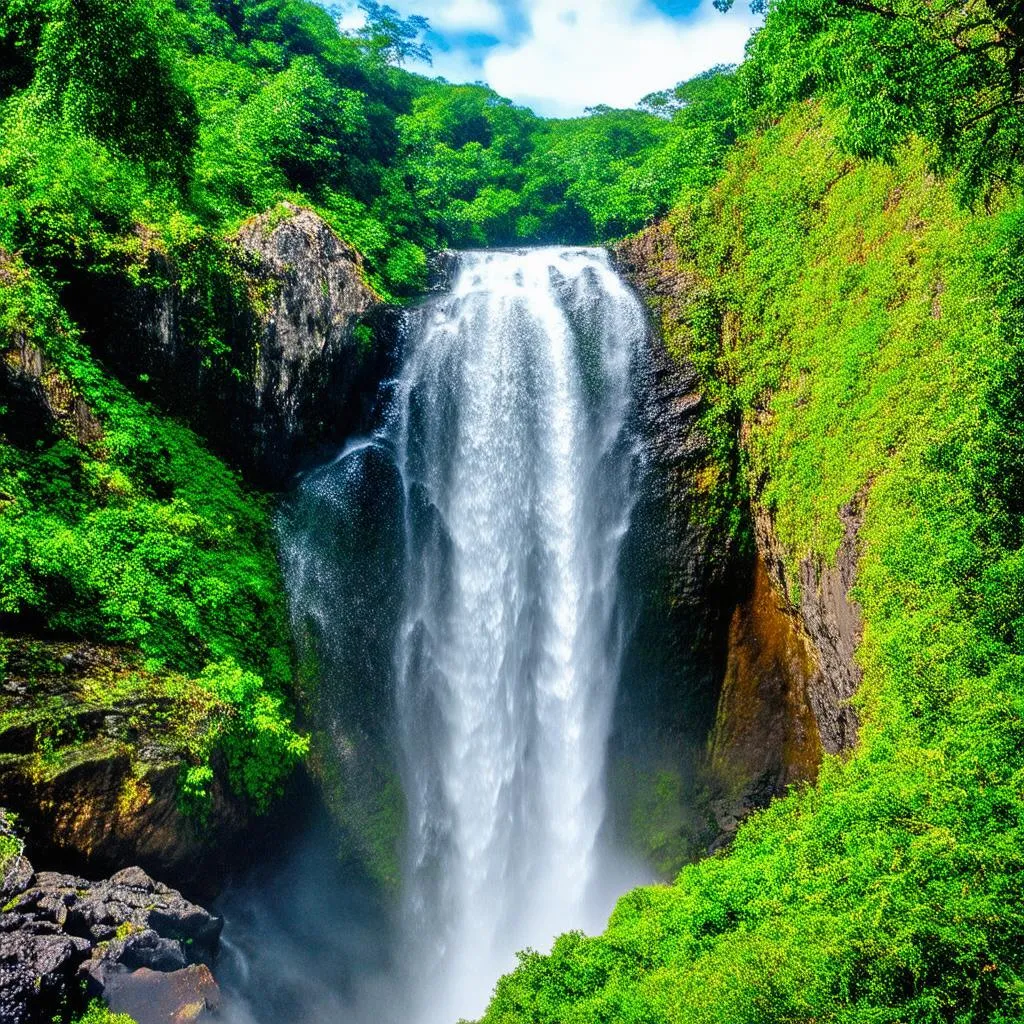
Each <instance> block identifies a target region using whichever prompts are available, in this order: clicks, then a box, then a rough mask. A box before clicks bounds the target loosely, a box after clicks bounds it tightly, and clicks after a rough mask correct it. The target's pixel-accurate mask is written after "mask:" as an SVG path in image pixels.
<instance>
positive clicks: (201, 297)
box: [66, 203, 397, 491]
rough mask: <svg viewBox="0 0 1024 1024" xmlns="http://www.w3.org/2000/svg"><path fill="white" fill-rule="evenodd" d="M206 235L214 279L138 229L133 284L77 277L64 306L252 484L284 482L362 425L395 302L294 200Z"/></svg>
mask: <svg viewBox="0 0 1024 1024" xmlns="http://www.w3.org/2000/svg"><path fill="white" fill-rule="evenodd" d="M210 244H211V245H214V246H215V247H217V252H216V259H215V260H214V267H215V270H214V271H213V272H211V273H212V274H213V277H212V279H211V280H202V281H199V282H196V281H191V280H190V279H189V278H188V269H187V267H185V266H184V265H183V264H182V260H183V259H184V257H182V256H181V255H180V254H176V255H175V256H173V257H172V256H170V255H168V253H167V251H166V249H165V247H163V246H162V244H161V243H159V242H158V241H157V240H154V239H150V238H148V237H147V236H145V235H143V236H142V237H141V238H140V248H141V254H140V255H139V256H138V257H137V259H138V262H139V266H138V268H137V273H136V277H137V281H136V282H135V283H131V282H130V279H129V278H128V276H127V275H123V274H122V275H113V276H110V277H109V278H104V277H99V278H98V279H96V280H90V281H88V282H75V283H73V286H72V287H71V288H70V289H69V291H68V295H67V296H66V301H67V303H68V307H69V309H70V311H71V312H72V313H73V315H74V316H75V318H76V319H77V320H78V321H79V322H80V323H81V324H82V325H83V327H84V329H85V332H86V335H87V338H88V340H89V344H90V347H91V348H92V349H93V350H94V351H95V352H96V353H97V354H98V355H99V356H100V357H101V358H102V359H103V360H104V361H105V362H106V363H107V364H108V365H109V366H110V367H112V368H113V369H114V370H115V371H116V372H117V373H118V375H119V376H120V377H121V378H122V379H123V380H124V381H125V382H126V383H127V384H128V385H129V386H130V387H131V388H132V389H133V390H136V391H137V392H139V393H140V394H142V395H144V396H145V397H148V398H150V399H151V400H152V401H153V402H154V403H155V404H156V405H157V406H158V407H160V408H162V409H165V410H167V411H170V412H172V413H174V414H176V415H179V416H182V417H183V418H184V419H185V420H186V421H187V422H188V423H189V424H190V425H192V426H193V427H194V428H195V429H196V430H197V431H198V432H199V433H201V434H202V435H203V436H204V437H206V438H207V439H208V440H209V442H210V444H211V447H213V449H214V450H215V451H217V452H218V453H219V454H220V455H222V456H223V457H224V458H225V459H227V461H229V462H230V463H231V464H232V465H234V466H236V467H237V468H239V469H241V470H242V472H243V473H244V475H245V476H246V477H247V479H248V480H249V481H250V482H251V483H253V484H255V485H256V486H258V487H260V488H262V489H265V490H271V491H280V490H284V489H285V488H286V487H288V486H289V485H290V484H291V482H292V479H293V477H294V474H295V473H296V472H297V471H299V470H301V469H303V468H304V467H306V466H308V465H311V464H315V463H316V462H317V461H321V460H322V459H323V458H324V457H326V454H327V453H328V452H329V451H330V450H331V449H332V448H333V447H334V446H336V445H337V444H339V443H340V442H341V441H342V440H343V439H344V438H345V437H346V436H348V435H349V434H351V433H353V432H354V431H358V430H360V429H363V428H364V427H365V425H366V421H367V419H368V416H369V413H370V410H371V407H372V404H373V401H374V397H375V395H376V390H377V385H378V383H379V382H380V381H381V380H382V379H383V378H384V377H386V376H387V375H388V374H389V373H390V372H391V371H392V369H393V366H394V361H395V353H394V351H393V342H394V337H395V317H396V315H397V311H396V310H395V309H393V308H392V307H390V306H388V305H387V304H386V303H384V302H383V301H382V300H381V299H380V297H379V296H378V295H377V294H376V293H375V292H374V291H373V289H372V288H371V287H370V285H369V284H368V283H367V279H366V274H365V272H364V270H363V265H362V258H361V256H360V255H359V253H358V252H357V251H356V250H355V249H354V248H352V246H350V245H349V244H348V243H347V242H344V241H343V240H342V239H341V238H339V237H338V235H337V234H336V233H335V232H334V231H333V229H332V228H331V227H330V226H329V225H328V224H327V223H326V221H324V220H323V219H322V218H321V217H320V216H319V215H318V214H316V213H314V212H313V211H312V210H309V209H306V208H303V207H299V206H296V205H294V204H293V203H281V204H279V205H278V206H276V207H274V208H273V209H271V210H269V211H267V212H266V213H264V214H261V215H260V216H258V217H255V218H253V219H252V220H250V221H248V222H247V223H246V224H244V225H243V226H242V227H241V228H240V229H239V230H238V231H237V232H236V233H235V234H234V235H233V236H232V237H230V238H226V239H223V240H220V241H218V242H215V243H212V242H211V243H210ZM210 293H213V296H214V297H213V300H212V301H213V308H212V309H210V308H208V306H207V305H206V303H209V302H210V301H211V300H210ZM211 316H213V317H214V318H215V323H213V324H212V325H211V323H210V322H209V319H210V317H211ZM211 335H212V336H211Z"/></svg>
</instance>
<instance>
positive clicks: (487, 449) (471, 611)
mask: <svg viewBox="0 0 1024 1024" xmlns="http://www.w3.org/2000/svg"><path fill="white" fill-rule="evenodd" d="M420 316H421V321H420V325H419V330H418V332H416V334H415V336H414V338H413V343H412V348H411V351H410V352H409V353H408V355H407V359H406V363H405V369H404V372H403V374H402V377H401V381H400V383H399V393H398V399H397V401H398V408H397V415H396V417H395V422H394V423H393V425H392V428H391V429H392V430H393V431H394V435H395V436H394V446H395V451H396V453H397V459H398V462H399V469H400V473H401V477H402V480H403V482H404V490H405V534H406V543H405V548H406V570H407V571H406V593H405V603H404V613H403V617H402V621H401V625H400V634H399V637H398V641H397V645H396V679H397V713H398V722H399V737H400V746H401V754H402V761H403V764H402V770H403V778H404V784H405V792H406V799H407V802H408V806H409V813H410V821H409V825H410V848H409V856H408V863H407V882H406V897H407V904H406V909H405V914H406V923H407V926H408V932H409V951H408V957H409V960H410V961H411V962H412V963H414V964H415V965H416V966H417V968H418V969H419V978H418V983H417V984H416V986H415V987H416V988H417V989H418V990H419V992H420V994H421V996H422V998H421V999H420V1000H419V1005H418V1006H417V1007H416V1011H415V1015H416V1019H417V1020H418V1021H419V1024H435V1022H437V1024H441V1022H453V1021H455V1020H457V1019H458V1018H459V1017H464V1016H467V1015H470V1014H477V1013H479V1012H480V1011H482V1009H483V1007H484V1005H485V1003H486V999H487V996H488V994H489V992H490V990H491V987H492V986H493V984H494V982H495V980H496V979H497V977H498V976H499V975H500V974H501V973H502V972H504V971H506V970H508V969H509V968H510V967H512V966H513V965H514V953H515V951H516V950H518V949H521V948H523V947H524V946H527V945H532V946H536V947H546V946H547V945H549V944H550V942H551V939H552V938H553V937H554V936H555V935H556V934H558V933H560V932H563V931H565V930H567V929H569V928H577V927H582V928H589V929H594V928H599V927H601V926H602V925H603V919H604V915H606V913H607V911H608V903H607V902H606V899H607V894H604V895H605V897H606V898H605V899H602V898H601V897H602V895H603V894H602V893H601V891H600V890H601V888H602V887H601V884H600V883H601V878H600V877H599V876H600V872H601V864H602V857H601V850H600V846H599V835H600V831H601V826H602V822H603V820H604V814H605V795H604V767H605V749H606V745H607V740H608V734H609V729H610V723H611V713H612V707H613V703H614V697H615V689H616V685H617V682H618V675H619V662H620V654H621V648H622V636H621V626H620V623H619V620H618V615H617V612H618V602H617V593H618V588H617V568H618V554H619V548H620V544H621V541H622V539H623V537H624V535H625V533H626V530H627V528H628V525H629V515H630V510H631V504H632V503H631V487H632V480H633V469H634V467H633V463H632V454H633V453H632V448H631V441H630V436H629V431H628V420H629V412H630V393H631V389H630V367H631V364H632V361H633V357H634V355H635V354H636V352H637V351H638V350H639V348H640V342H641V341H642V338H643V333H644V330H645V322H644V317H643V312H642V309H641V306H640V304H639V302H638V300H637V298H636V297H635V296H634V295H633V293H632V292H630V291H629V289H628V288H627V287H626V286H625V285H624V284H623V283H622V281H621V279H620V278H619V277H618V276H617V274H616V273H615V272H614V270H613V269H612V267H611V265H610V263H609V259H608V256H607V254H606V253H604V252H603V251H599V250H571V251H570V250H557V249H541V250H529V251H524V252H481V253H465V254H461V255H460V256H459V257H458V264H457V272H456V274H455V276H454V281H453V283H452V287H451V290H450V292H449V293H448V294H446V295H444V296H442V297H439V298H437V299H435V300H433V301H432V302H430V303H429V304H428V305H427V306H426V308H425V309H424V310H423V311H422V312H421V314H420Z"/></svg>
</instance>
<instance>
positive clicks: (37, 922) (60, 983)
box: [0, 865, 222, 1024]
mask: <svg viewBox="0 0 1024 1024" xmlns="http://www.w3.org/2000/svg"><path fill="white" fill-rule="evenodd" d="M19 877H20V878H22V879H25V880H27V883H28V884H27V888H25V889H24V890H23V891H22V892H17V893H14V895H13V896H12V898H11V899H10V900H9V901H8V902H7V903H6V904H5V906H4V910H3V912H2V913H0V1022H2V1024H50V1021H52V1019H53V1017H54V1015H55V1014H57V1013H58V1012H62V1011H63V1009H64V1008H66V1007H70V1008H71V1009H75V1008H76V1007H78V1008H80V1007H81V1004H82V1001H83V999H91V998H97V997H98V998H103V999H106V1000H108V1001H109V1002H111V1004H112V1005H113V1003H114V1001H115V1000H120V1001H121V1007H122V1008H123V1009H124V1010H125V1012H129V1013H131V1014H132V1015H133V1016H134V1017H135V1018H136V1020H137V1021H139V1022H140V1024H146V1022H150V1024H175V1022H179V1021H180V1022H183V1024H184V1022H190V1021H197V1020H200V1019H202V1017H203V1015H205V1014H206V1013H208V1012H210V1011H211V1010H212V1009H213V1008H215V1007H216V1005H217V996H218V993H217V986H216V982H215V981H214V979H213V976H212V974H211V973H210V968H209V964H210V963H212V961H213V957H214V955H215V954H216V951H217V945H218V941H219V938H220V930H221V925H222V922H221V920H220V919H219V918H216V917H214V916H213V915H212V914H210V913H209V912H208V911H206V910H204V909H203V908H202V907H200V906H197V905H196V904H194V903H191V902H189V901H188V900H186V899H185V898H184V897H183V896H182V895H181V893H180V892H178V891H177V890H175V889H171V888H170V887H168V886H166V885H163V884H162V883H160V882H156V881H154V880H153V879H152V878H150V876H149V875H147V874H146V873H145V872H144V871H143V870H142V869H141V868H138V867H132V868H126V869H124V870H122V871H119V872H117V873H116V874H115V875H113V876H112V877H111V878H109V879H106V880H103V881H99V882H90V881H88V880H87V879H84V878H80V877H78V876H77V875H67V874H59V873H56V872H52V871H41V872H39V873H35V872H33V871H32V870H31V865H28V872H27V873H22V874H21V875H20V876H19ZM9 884H10V883H9ZM143 1010H144V1013H143ZM136 1011H139V1012H136ZM140 1013H141V1014H142V1015H140Z"/></svg>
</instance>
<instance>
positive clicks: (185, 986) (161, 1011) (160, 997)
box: [104, 965, 220, 1024]
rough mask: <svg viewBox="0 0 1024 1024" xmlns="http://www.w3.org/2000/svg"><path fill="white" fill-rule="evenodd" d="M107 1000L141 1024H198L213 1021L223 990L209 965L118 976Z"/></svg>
mask: <svg viewBox="0 0 1024 1024" xmlns="http://www.w3.org/2000/svg"><path fill="white" fill-rule="evenodd" d="M104 997H105V998H106V1000H107V1004H108V1005H109V1006H110V1009H111V1010H113V1011H114V1012H115V1013H127V1014H128V1015H129V1016H130V1017H132V1018H133V1019H134V1020H135V1021H136V1022H137V1024H195V1022H199V1021H204V1020H209V1019H211V1018H212V1017H213V1015H214V1014H215V1013H216V1011H217V1009H218V1007H219V1005H220V990H219V988H218V987H217V982H216V981H214V978H213V975H212V974H211V973H210V969H209V967H207V966H205V965H193V966H191V967H186V968H184V969H183V970H178V971H172V972H170V973H161V972H158V971H151V970H149V969H148V968H145V967H143V968H140V969H139V970H137V971H133V972H132V973H130V974H127V973H125V974H118V975H115V976H113V977H111V978H110V980H109V982H108V984H107V987H106V989H105V991H104Z"/></svg>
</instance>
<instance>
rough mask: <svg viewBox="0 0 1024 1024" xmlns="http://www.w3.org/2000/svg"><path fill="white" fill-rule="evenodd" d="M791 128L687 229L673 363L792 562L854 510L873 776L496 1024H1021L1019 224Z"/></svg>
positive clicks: (658, 893) (908, 160)
mask: <svg viewBox="0 0 1024 1024" xmlns="http://www.w3.org/2000/svg"><path fill="white" fill-rule="evenodd" d="M842 127H843V116H842V115H841V114H839V113H836V112H835V111H834V110H831V109H830V108H829V107H827V106H824V105H822V104H821V103H818V102H809V103H804V104H801V105H799V106H798V107H796V108H795V109H793V110H792V111H791V112H790V113H789V114H787V115H786V116H785V117H784V118H783V119H782V121H781V122H780V123H779V124H777V125H776V126H774V127H771V128H770V129H768V130H765V131H763V132H761V133H759V134H758V135H757V136H756V137H755V138H752V139H750V140H749V141H748V142H746V143H745V144H744V145H742V146H741V147H740V148H739V150H738V151H737V152H736V153H735V154H734V155H733V156H732V157H731V158H730V159H729V161H728V163H727V167H726V170H725V173H724V176H723V178H722V180H721V182H720V183H719V185H718V186H717V187H716V188H715V189H714V190H713V191H712V192H711V193H710V195H709V196H708V197H707V198H706V199H705V200H704V201H703V202H702V203H699V204H696V205H690V206H687V207H685V208H682V209H679V210H677V211H676V213H675V214H674V216H673V220H672V228H673V231H674V232H675V233H676V236H677V241H678V242H679V243H680V244H681V248H682V251H683V253H684V254H685V256H684V259H685V260H686V262H687V267H686V268H685V269H687V270H689V271H690V274H688V275H681V278H682V279H689V280H696V281H697V282H698V283H697V284H696V285H695V286H694V287H693V289H692V294H691V297H690V300H689V314H688V316H687V317H686V318H685V322H683V323H682V324H678V325H676V327H675V332H674V334H673V335H672V336H671V337H669V338H668V339H667V341H668V343H669V344H670V345H671V346H672V347H673V348H675V350H676V351H678V352H680V353H681V354H683V355H687V356H689V357H690V358H692V359H694V360H695V362H696V363H697V364H698V365H699V367H700V368H701V370H702V374H703V376H704V381H705V387H706V393H707V394H708V401H709V407H708V411H707V412H706V415H705V423H706V426H707V428H708V429H709V430H710V431H712V432H713V433H716V434H717V435H718V440H719V444H720V445H721V446H722V447H723V448H724V447H725V446H727V445H728V444H729V443H730V439H731V438H732V437H733V436H734V435H733V433H732V428H733V426H734V425H735V424H736V423H737V422H738V421H741V422H742V424H743V429H742V431H741V433H742V436H743V442H742V456H741V460H740V461H741V470H740V474H739V480H737V481H735V484H736V485H737V486H736V490H735V491H734V495H735V496H739V495H741V494H744V493H746V494H747V495H749V498H750V500H751V501H752V502H754V503H755V505H756V506H757V507H758V508H759V509H760V510H761V511H762V512H763V513H766V514H767V515H768V516H770V517H771V519H772V521H773V523H774V529H775V532H776V533H777V536H778V538H779V539H780V540H781V542H782V545H783V547H784V550H785V552H786V553H787V557H788V560H789V567H790V569H791V570H792V572H791V575H792V578H793V586H794V587H798V586H799V576H798V572H797V568H798V563H799V560H800V559H802V558H805V557H807V556H810V557H812V558H814V559H818V560H820V561H821V562H823V563H826V564H827V563H830V562H834V559H835V556H836V551H837V548H838V546H839V542H840V539H841V537H842V534H843V528H844V527H843V523H842V522H841V520H840V516H839V510H840V509H841V508H843V507H844V506H845V505H847V504H848V503H849V502H851V501H852V500H853V499H855V498H857V496H858V495H860V496H861V499H862V501H863V502H864V504H865V516H864V522H863V525H862V527H861V531H860V537H859V542H860V546H861V551H862V555H861V560H860V564H859V567H858V579H857V584H856V588H855V591H854V596H855V598H856V599H857V600H858V601H859V602H860V605H861V607H862V610H863V615H864V639H863V643H862V646H861V650H860V653H859V659H860V662H861V664H862V666H863V669H864V681H863V684H862V687H861V690H860V692H859V693H858V695H857V697H856V707H857V710H858V712H859V714H860V717H861V720H862V726H861V732H860V742H859V745H858V747H857V749H856V750H855V751H854V752H853V753H851V754H849V755H846V756H840V757H831V758H827V759H826V761H825V763H824V765H823V767H822V770H821V775H820V779H819V781H818V783H817V784H816V785H815V786H813V787H810V788H807V789H804V790H802V791H800V792H793V793H792V794H791V795H790V796H788V797H787V798H785V799H783V800H781V801H778V802H777V803H775V804H774V805H773V806H772V807H771V808H769V809H768V810H767V811H765V812H763V813H761V814H758V815H757V816H755V817H754V819H753V820H751V821H749V822H748V823H747V824H746V825H745V826H744V827H743V828H742V829H741V831H740V833H739V836H738V838H737V840H736V842H735V844H734V846H733V848H732V849H731V851H730V852H729V853H728V854H726V855H719V856H715V857H713V858H711V859H709V860H706V861H704V862H703V863H700V864H697V865H694V866H692V867H688V868H685V869H684V870H683V872H682V873H681V875H680V876H679V878H678V881H677V882H676V884H674V885H672V886H668V887H657V888H649V889H640V890H637V891H635V892H633V893H630V894H629V895H627V896H626V897H624V898H623V899H622V900H621V901H620V903H619V905H618V907H617V908H616V910H615V913H614V915H613V917H612V919H611V922H610V924H609V928H608V931H607V932H606V933H605V934H604V935H602V936H600V937H597V938H585V937H583V936H580V935H576V934H570V935H567V936H565V937H563V938H561V939H560V940H559V941H558V942H557V943H556V945H555V947H554V950H553V952H552V953H551V955H550V956H541V955H538V954H536V953H532V952H529V953H526V954H524V955H523V957H522V960H521V965H520V967H519V969H518V970H517V971H516V972H515V973H513V974H512V975H510V976H509V977H506V978H505V979H503V980H502V981H501V982H500V983H499V985H498V988H497V994H496V997H495V999H494V1002H493V1004H492V1006H491V1008H490V1010H489V1011H488V1013H487V1015H486V1017H485V1020H486V1021H488V1022H502V1024H510V1022H518V1021H530V1022H538V1024H539V1022H556V1021H557V1022H560V1024H567V1022H570V1021H580V1022H583V1021H587V1022H592V1021H638V1022H640V1021H643V1022H651V1024H654V1022H659V1024H660V1022H668V1021H673V1022H676V1021H679V1022H682V1021H686V1022H691V1021H708V1022H712V1021H714V1022H716V1024H720V1022H723V1021H728V1022H738V1021H750V1022H754V1021H769V1020H790V1021H812V1020H813V1021H826V1020H828V1021H844V1022H849V1021H858V1022H866V1021H872V1022H880V1021H893V1022H895V1021H900V1022H907V1021H979V1022H980V1021H1011V1020H1018V1019H1020V1016H1021V1014H1022V1013H1024V985H1022V970H1024V960H1022V955H1021V948H1020V942H1019V937H1020V935H1021V930H1022V926H1024V920H1022V912H1021V907H1022V906H1024V901H1022V896H1024V893H1022V884H1024V883H1022V879H1024V853H1022V849H1024V847H1022V839H1024V828H1022V811H1024V793H1022V789H1021V785H1022V779H1024V761H1022V756H1024V698H1022V692H1021V679H1022V677H1024V561H1022V558H1021V548H1020V545H1021V539H1022V538H1021V517H1020V511H1021V509H1020V494H1021V484H1022V481H1021V479H1020V474H1021V468H1020V460H1019V456H1018V454H1017V453H1016V452H1015V451H1014V444H1015V442H1014V438H1015V437H1019V427H1020V422H1019V416H1020V413H1021V399H1020V387H1019V379H1018V374H1019V371H1020V351H1021V343H1022V340H1024V339H1022V338H1021V336H1020V334H1019V331H1020V328H1021V309H1022V308H1024V307H1022V298H1024V292H1022V287H1024V272H1022V270H1021V263H1020V256H1021V252H1020V237H1021V234H1020V227H1021V224H1020V218H1021V213H1020V208H1019V205H1018V203H1017V201H1016V200H1015V199H1013V198H1010V197H1009V196H1007V197H1005V198H1004V199H1003V200H1001V201H996V202H994V203H993V206H994V212H992V213H989V214H975V215H972V214H970V213H967V212H964V211H963V210H962V209H960V208H959V207H958V206H957V204H956V202H955V200H954V198H953V197H952V195H951V192H950V188H949V187H948V185H947V184H945V183H943V182H942V181H941V180H939V179H937V178H936V176H935V175H934V173H932V171H931V170H930V169H929V167H928V164H927V160H926V156H925V152H924V149H923V147H922V146H920V145H911V146H909V147H908V148H907V149H905V151H904V152H903V153H902V155H901V156H900V157H899V158H898V159H897V160H896V161H895V162H894V164H893V165H891V166H885V165H882V164H878V163H864V162H862V161H858V160H855V159H852V158H850V157H849V156H847V155H845V154H844V153H843V152H842V151H841V150H840V148H839V147H838V145H837V143H836V137H837V133H838V131H839V130H841V129H842Z"/></svg>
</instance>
